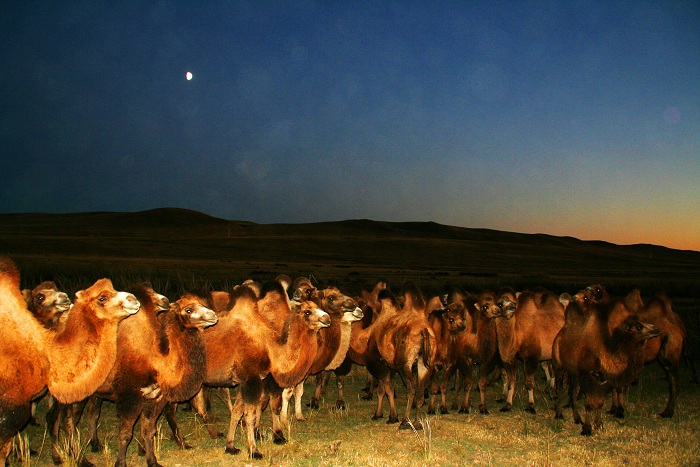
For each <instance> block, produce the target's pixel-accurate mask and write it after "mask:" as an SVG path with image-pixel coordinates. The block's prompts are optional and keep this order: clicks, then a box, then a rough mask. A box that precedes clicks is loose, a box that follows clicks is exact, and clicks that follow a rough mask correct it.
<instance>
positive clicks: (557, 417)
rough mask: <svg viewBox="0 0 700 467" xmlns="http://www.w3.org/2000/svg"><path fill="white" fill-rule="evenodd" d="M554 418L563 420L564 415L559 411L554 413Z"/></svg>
mask: <svg viewBox="0 0 700 467" xmlns="http://www.w3.org/2000/svg"><path fill="white" fill-rule="evenodd" d="M554 419H555V420H564V415H563V414H560V413H557V414H554Z"/></svg>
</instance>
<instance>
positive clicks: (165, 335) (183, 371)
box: [88, 285, 218, 466]
mask: <svg viewBox="0 0 700 467" xmlns="http://www.w3.org/2000/svg"><path fill="white" fill-rule="evenodd" d="M130 290H131V291H132V292H133V293H134V295H136V297H137V298H138V299H139V300H140V301H141V303H142V304H143V307H144V312H143V313H142V314H141V316H140V318H141V319H139V320H134V321H130V322H128V323H125V325H123V326H121V327H120V329H119V340H118V358H117V362H116V364H115V365H114V368H113V369H112V372H111V374H110V378H108V379H107V381H106V382H105V384H104V385H103V386H102V387H101V388H100V389H98V391H97V393H96V396H99V397H100V398H103V399H110V400H113V401H114V402H115V407H116V410H117V415H118V416H119V420H120V422H121V423H120V428H119V450H118V453H117V461H116V463H115V465H117V466H125V465H126V452H127V449H128V447H129V443H130V442H131V439H132V436H133V429H134V425H135V423H136V420H137V419H139V417H140V418H141V437H142V440H143V445H144V450H145V454H146V462H147V464H148V465H149V466H158V465H159V464H158V461H157V459H156V457H155V453H154V450H153V438H154V435H155V432H156V420H157V419H158V417H159V416H160V415H161V413H162V412H163V410H164V408H165V406H166V405H167V404H169V403H177V402H184V401H186V400H189V399H191V398H192V397H193V396H194V395H195V394H196V393H197V391H199V389H200V387H201V385H202V381H203V380H204V367H205V362H206V354H205V349H204V343H203V342H202V337H201V332H202V330H203V329H205V328H207V327H209V326H213V325H214V324H216V323H217V320H218V318H217V316H216V314H215V313H214V311H212V310H211V308H209V307H211V306H212V305H211V303H210V302H207V300H206V297H203V295H205V294H203V293H200V292H189V293H186V294H184V295H183V296H182V297H181V298H180V299H179V300H177V301H176V302H174V303H172V304H169V302H168V299H167V298H166V297H164V296H163V295H160V294H157V293H156V292H155V291H154V290H153V289H152V288H151V287H147V286H143V285H137V286H134V287H133V288H132V289H130ZM168 305H169V306H168ZM157 314H160V315H159V316H158V317H157V318H156V315H157ZM154 385H156V386H157V388H158V392H159V393H158V396H157V397H153V394H151V390H152V388H153V386H154ZM88 413H89V415H90V428H91V441H90V443H91V446H92V448H93V450H95V449H98V448H99V446H100V443H99V439H98V438H97V418H98V416H99V405H98V404H97V399H96V398H93V399H92V400H91V406H90V408H89V409H88ZM168 422H169V423H170V426H171V429H172V430H173V435H174V437H175V440H176V441H177V442H178V445H180V447H183V448H184V447H187V446H186V444H185V443H184V440H183V439H182V437H181V436H180V433H179V431H178V430H177V427H176V426H175V427H173V425H172V423H171V420H170V419H168Z"/></svg>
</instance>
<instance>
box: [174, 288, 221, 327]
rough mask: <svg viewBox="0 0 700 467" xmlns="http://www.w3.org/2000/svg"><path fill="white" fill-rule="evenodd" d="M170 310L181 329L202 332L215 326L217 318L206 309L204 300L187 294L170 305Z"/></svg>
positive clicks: (212, 312)
mask: <svg viewBox="0 0 700 467" xmlns="http://www.w3.org/2000/svg"><path fill="white" fill-rule="evenodd" d="M170 310H171V311H172V312H173V313H175V315H176V316H177V317H178V319H179V320H180V322H181V323H182V325H183V327H185V328H186V329H198V330H200V331H201V330H202V329H204V328H207V327H209V326H213V325H215V324H216V323H217V322H218V321H219V318H218V317H217V316H216V313H215V312H214V311H212V310H211V309H209V308H207V307H206V301H205V299H204V298H202V297H200V296H198V295H196V294H191V293H187V294H185V295H183V296H182V297H181V298H180V299H179V300H177V301H176V302H175V303H172V304H171V305H170Z"/></svg>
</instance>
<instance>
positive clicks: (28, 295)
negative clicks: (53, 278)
mask: <svg viewBox="0 0 700 467" xmlns="http://www.w3.org/2000/svg"><path fill="white" fill-rule="evenodd" d="M22 298H23V299H24V301H25V302H27V305H29V304H31V303H32V291H31V290H29V289H22Z"/></svg>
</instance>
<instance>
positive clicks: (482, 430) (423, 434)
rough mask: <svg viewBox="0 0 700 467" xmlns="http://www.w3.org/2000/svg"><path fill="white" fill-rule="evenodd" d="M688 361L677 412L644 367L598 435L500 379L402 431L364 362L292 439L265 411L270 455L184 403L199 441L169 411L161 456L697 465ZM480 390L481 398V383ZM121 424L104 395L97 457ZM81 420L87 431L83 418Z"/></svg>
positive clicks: (656, 376) (103, 458)
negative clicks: (465, 410) (276, 439)
mask: <svg viewBox="0 0 700 467" xmlns="http://www.w3.org/2000/svg"><path fill="white" fill-rule="evenodd" d="M681 370H682V373H681V382H682V393H681V396H680V400H679V405H678V410H677V413H676V414H675V415H674V417H673V418H672V419H670V420H666V419H661V418H659V417H658V416H657V415H656V413H657V412H659V411H660V410H661V408H663V406H664V404H665V402H666V382H665V381H664V380H663V377H662V376H663V373H662V371H661V370H660V368H658V365H656V364H653V365H650V366H649V367H647V368H646V369H645V370H644V372H643V373H642V378H641V380H640V384H639V385H637V386H635V387H633V388H632V389H631V391H630V397H629V405H628V413H627V416H626V418H625V419H622V420H618V419H615V418H612V417H611V416H608V415H605V417H604V427H603V429H602V430H595V431H594V434H593V436H591V437H583V436H580V435H579V433H580V430H581V428H580V426H579V425H575V424H574V423H573V422H572V420H571V414H570V411H566V412H565V417H566V419H565V420H563V421H561V420H555V419H554V413H553V411H552V410H551V406H552V400H551V398H549V396H548V395H546V391H538V393H537V394H538V396H537V399H536V402H537V410H538V413H537V414H534V415H533V414H528V413H526V412H524V411H523V409H524V407H525V403H526V400H527V397H526V395H525V393H524V389H523V388H522V387H519V389H518V394H519V397H518V398H516V400H515V402H514V406H513V411H512V412H510V413H501V412H499V411H498V408H499V407H500V404H499V403H497V402H496V398H497V396H498V393H499V392H500V391H499V388H498V387H496V386H493V387H490V388H489V393H488V398H487V403H488V404H489V409H490V411H491V414H490V415H481V414H478V413H471V414H458V413H457V412H456V411H451V413H449V414H444V415H442V414H441V415H427V414H425V412H424V411H423V412H422V414H421V415H420V418H419V419H420V421H421V423H422V424H423V430H414V431H411V430H403V431H398V429H397V425H387V424H386V423H385V420H378V421H372V420H371V415H372V413H373V410H374V404H375V403H376V398H375V400H373V401H365V400H362V399H361V398H360V394H361V388H362V387H363V386H364V383H365V382H366V372H365V370H364V369H363V368H359V367H356V368H354V369H353V372H352V373H351V376H350V377H349V378H348V379H347V381H346V397H347V398H348V400H346V404H347V408H346V409H344V410H340V409H336V408H335V407H334V404H335V402H334V401H335V396H336V394H335V390H334V388H333V387H329V390H328V396H327V397H326V399H325V400H324V401H323V403H322V404H321V407H320V409H318V410H311V409H309V408H307V407H305V408H304V409H305V410H304V414H305V416H306V418H307V420H306V421H304V422H298V421H292V422H291V426H290V427H289V428H288V431H287V432H286V434H287V435H288V440H289V441H288V443H287V444H286V445H283V446H278V445H275V444H273V443H272V440H271V436H270V434H269V427H270V423H271V420H270V418H269V413H268V412H265V413H264V414H263V427H264V428H265V430H266V432H267V435H266V438H265V439H264V440H263V441H261V442H259V449H260V451H261V452H263V454H264V455H265V458H264V459H262V460H256V461H253V460H250V459H248V458H247V457H246V456H245V454H243V453H242V454H239V455H238V456H231V455H228V454H225V453H224V440H223V439H221V438H220V439H215V440H214V439H210V438H209V436H208V434H207V432H206V430H205V429H204V428H203V426H202V424H201V421H200V420H199V419H198V418H197V417H196V416H194V415H193V414H192V413H191V412H187V411H184V410H179V411H178V415H177V417H178V421H179V423H180V426H181V430H182V433H184V434H185V438H186V440H187V442H188V443H189V444H190V445H192V446H193V449H191V450H187V451H180V450H179V449H178V447H177V445H176V444H175V442H174V441H172V440H171V439H170V432H169V428H168V427H167V424H164V423H163V421H161V422H160V425H162V426H160V428H159V435H158V436H157V438H158V439H157V446H158V448H157V449H158V459H159V461H160V463H161V464H163V465H168V466H214V465H221V464H224V463H225V464H226V465H242V466H243V465H252V466H337V465H347V466H378V467H379V466H381V467H386V466H403V465H409V464H410V465H425V464H426V463H430V465H436V466H443V465H444V466H449V465H493V466H523V465H530V466H570V465H571V466H581V465H584V466H585V465H591V466H593V465H594V466H596V467H601V466H602V467H604V466H620V465H623V466H624V465H667V466H697V465H698V463H700V453H698V452H697V449H696V446H695V443H693V442H690V440H694V439H697V433H698V432H700V397H699V396H700V389H699V388H698V387H697V386H694V385H692V384H691V383H690V382H689V381H688V378H689V375H688V372H687V371H686V370H687V369H685V368H682V369H681ZM541 376H543V374H542V375H541ZM396 384H397V404H399V405H398V406H399V407H400V404H402V403H405V394H404V393H403V391H402V390H403V387H402V386H401V384H400V381H396ZM538 385H540V386H541V387H544V385H545V382H544V381H543V380H539V381H538ZM309 389H311V388H309ZM307 392H309V391H308V390H307ZM472 397H473V398H474V400H475V399H476V397H478V393H477V394H473V396H472ZM307 400H308V399H307ZM212 402H213V410H214V413H215V415H216V416H217V419H218V421H217V428H218V429H219V430H221V431H225V430H226V429H227V427H228V416H227V409H226V408H225V406H224V405H223V404H222V403H221V402H220V401H219V400H218V399H217V398H213V399H212ZM41 407H42V406H41V405H40V409H41ZM292 418H293V417H292ZM40 420H41V415H40ZM117 427H118V421H117V420H116V417H115V414H114V407H113V405H111V404H105V407H104V408H103V411H102V419H101V421H100V434H101V436H102V439H103V440H104V444H105V451H104V452H102V453H91V452H89V451H88V452H87V453H86V455H87V457H88V459H90V460H91V461H93V462H95V463H96V464H97V465H112V464H113V462H114V458H115V453H116V451H117V443H118V435H117V429H118V428H117ZM79 429H80V430H81V431H82V432H83V438H86V437H87V435H86V433H87V431H86V430H87V427H86V424H85V421H84V420H83V421H81V423H80V424H79ZM24 433H25V435H26V436H27V437H28V439H29V440H30V445H31V447H32V448H33V449H35V450H39V451H40V452H39V455H38V456H34V457H32V459H31V465H33V466H34V465H36V466H50V465H53V464H52V462H51V456H50V446H49V445H48V443H45V444H43V445H42V439H43V436H44V428H42V427H29V428H28V429H27V430H26V431H25V432H24ZM236 446H238V447H241V448H243V446H244V445H243V440H242V430H240V429H239V430H237V435H236ZM127 462H128V463H129V465H142V464H143V463H144V462H145V461H144V460H143V458H140V457H139V456H138V455H137V444H136V440H135V439H134V441H132V443H131V445H130V447H129V452H128V458H127ZM24 465H29V464H24Z"/></svg>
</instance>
